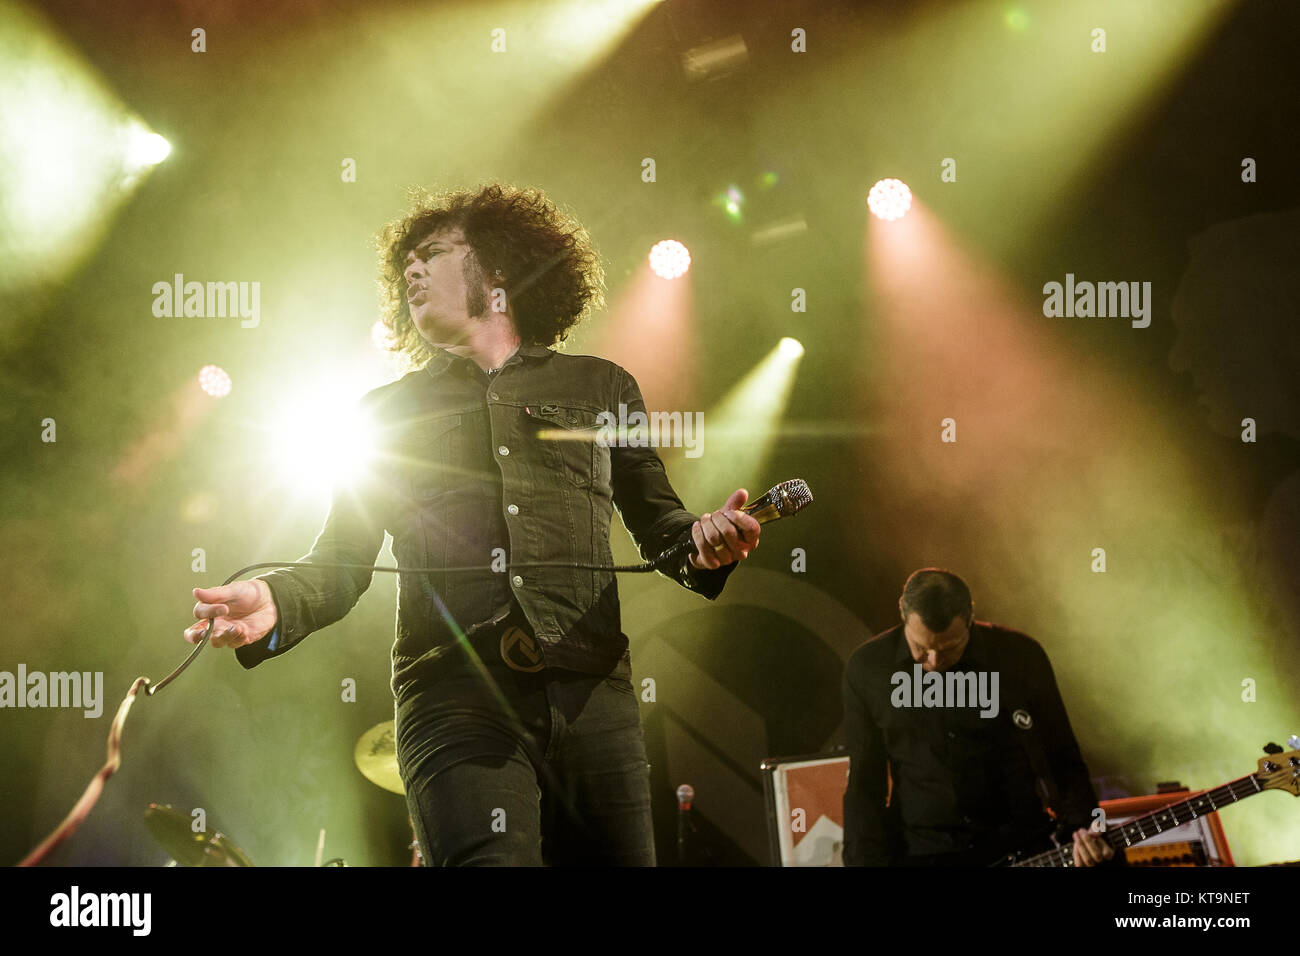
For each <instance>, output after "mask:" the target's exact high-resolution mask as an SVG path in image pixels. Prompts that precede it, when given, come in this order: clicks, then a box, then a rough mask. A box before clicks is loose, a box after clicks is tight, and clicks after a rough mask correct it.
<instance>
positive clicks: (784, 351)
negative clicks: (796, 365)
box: [777, 336, 803, 359]
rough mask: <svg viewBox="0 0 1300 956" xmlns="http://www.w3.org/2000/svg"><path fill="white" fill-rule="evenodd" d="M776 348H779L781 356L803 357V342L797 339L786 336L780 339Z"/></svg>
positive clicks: (790, 357)
mask: <svg viewBox="0 0 1300 956" xmlns="http://www.w3.org/2000/svg"><path fill="white" fill-rule="evenodd" d="M777 348H778V349H780V352H781V357H782V358H787V359H797V358H802V357H803V343H802V342H800V341H799V340H798V339H792V338H790V337H789V336H786V337H785V338H783V339H782V340H781V341H780V343H779V345H778V346H777Z"/></svg>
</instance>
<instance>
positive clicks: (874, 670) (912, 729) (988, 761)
mask: <svg viewBox="0 0 1300 956" xmlns="http://www.w3.org/2000/svg"><path fill="white" fill-rule="evenodd" d="M914 664H915V661H914V660H913V659H912V654H911V650H910V649H909V648H908V645H907V639H906V637H905V636H904V634H903V626H902V625H901V624H899V625H898V626H897V627H894V628H892V629H891V630H888V631H886V632H884V633H883V634H879V635H877V636H876V637H874V638H872V639H871V640H869V641H867V642H866V643H864V644H863V645H862V646H860V647H859V648H858V649H857V650H855V651H854V652H853V655H852V656H851V657H850V658H849V661H848V664H847V665H846V666H845V670H844V683H843V694H844V726H845V732H846V739H847V743H848V750H849V758H850V760H849V785H848V789H847V791H846V792H845V794H844V862H845V864H846V865H858V866H863V865H865V866H888V865H894V864H897V863H900V862H902V861H903V859H904V857H908V856H910V857H942V856H948V855H952V856H954V857H956V856H957V855H963V856H965V857H966V861H967V862H972V863H974V862H979V861H983V862H986V863H992V862H993V861H994V860H995V859H996V858H997V857H998V856H1000V855H1002V854H1005V853H1010V852H1013V851H1015V850H1017V849H1029V848H1030V845H1032V844H1034V843H1039V842H1041V841H1043V840H1044V839H1045V837H1046V836H1047V834H1048V833H1049V832H1050V830H1051V821H1050V819H1049V818H1048V817H1047V815H1046V813H1045V812H1044V810H1043V802H1042V800H1041V799H1040V797H1039V791H1038V789H1037V787H1036V784H1035V781H1036V774H1035V772H1034V768H1033V761H1032V760H1031V759H1030V756H1029V753H1030V748H1031V747H1033V746H1037V747H1038V748H1039V749H1038V752H1039V753H1040V754H1041V757H1040V758H1039V760H1040V762H1041V764H1042V765H1043V766H1044V767H1045V768H1046V770H1047V772H1048V773H1049V774H1050V776H1051V777H1052V781H1053V785H1054V787H1055V789H1056V791H1057V796H1056V799H1055V802H1056V803H1057V804H1058V805H1056V806H1053V808H1052V809H1053V811H1054V812H1056V813H1057V815H1058V816H1059V817H1061V819H1062V820H1063V821H1064V822H1066V823H1067V824H1068V825H1069V826H1070V828H1071V829H1076V828H1078V827H1086V826H1088V824H1089V823H1090V822H1091V811H1092V808H1093V807H1094V806H1095V805H1096V796H1095V792H1094V791H1093V788H1092V781H1091V780H1090V779H1089V777H1088V768H1087V766H1086V765H1085V764H1084V762H1083V757H1082V756H1081V755H1080V753H1079V745H1078V744H1077V743H1076V741H1075V739H1074V732H1073V730H1072V729H1071V727H1070V721H1069V718H1068V717H1067V716H1066V713H1065V705H1064V704H1063V703H1062V701H1061V695H1060V692H1059V691H1058V690H1057V687H1056V679H1055V677H1054V676H1053V674H1052V665H1051V664H1050V663H1049V662H1048V660H1047V654H1046V653H1045V652H1044V651H1043V648H1042V647H1041V646H1040V645H1039V644H1038V642H1037V641H1035V640H1034V639H1033V638H1031V637H1029V636H1027V635H1025V634H1021V633H1020V632H1018V631H1013V630H1009V629H1007V628H1002V627H997V626H996V625H992V624H987V623H984V622H976V623H975V625H974V626H973V627H972V628H971V637H970V641H969V643H968V644H967V646H966V649H965V651H963V653H962V657H961V660H959V661H958V662H957V663H956V664H955V665H953V666H952V667H951V668H949V670H950V671H955V672H974V673H975V674H977V675H978V674H979V673H980V672H984V673H985V674H986V675H988V674H991V673H992V672H997V673H998V698H999V699H998V713H997V715H996V716H992V717H981V716H980V708H979V707H978V706H975V707H971V706H966V707H953V706H947V707H915V706H911V707H901V706H894V702H895V701H896V700H897V699H899V698H898V697H896V696H895V693H896V691H897V690H898V688H899V686H900V685H899V684H898V683H895V681H894V675H895V674H898V673H905V674H908V675H909V677H912V676H914V672H913V665H914ZM944 673H947V672H944ZM986 681H987V678H986ZM989 686H991V684H989V683H987V682H986V687H989ZM1017 710H1021V711H1024V712H1026V713H1027V714H1028V715H1029V716H1030V718H1031V720H1032V723H1033V726H1032V728H1031V729H1029V730H1022V729H1019V728H1017V727H1016V726H1015V724H1014V723H1013V714H1014V713H1015V711H1017ZM1031 733H1032V734H1036V735H1037V738H1036V739H1037V744H1036V745H1035V744H1032V743H1031V742H1029V741H1027V740H1026V739H1025V735H1026V734H1031ZM891 780H892V792H891V791H890V781H891ZM887 794H888V796H889V806H888V809H886V796H887Z"/></svg>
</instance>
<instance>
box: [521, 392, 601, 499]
mask: <svg viewBox="0 0 1300 956" xmlns="http://www.w3.org/2000/svg"><path fill="white" fill-rule="evenodd" d="M525 411H526V413H527V414H528V416H529V417H530V418H531V419H532V420H533V421H534V422H535V428H536V433H535V434H536V437H537V440H538V441H540V442H541V443H542V446H543V447H544V448H545V449H546V454H547V456H548V458H549V460H550V463H551V466H552V467H554V468H556V469H558V470H559V471H560V472H561V473H562V474H563V475H564V477H565V479H566V480H567V481H568V482H569V483H570V484H572V485H574V486H575V487H578V488H592V487H596V488H603V489H608V487H609V479H610V460H609V449H608V448H607V447H605V446H604V444H603V443H602V442H600V441H599V440H598V439H599V438H600V435H601V432H600V429H599V428H598V427H597V420H596V412H595V411H593V410H592V409H590V408H587V407H585V406H578V405H560V404H553V403H542V404H539V405H529V406H526V408H525Z"/></svg>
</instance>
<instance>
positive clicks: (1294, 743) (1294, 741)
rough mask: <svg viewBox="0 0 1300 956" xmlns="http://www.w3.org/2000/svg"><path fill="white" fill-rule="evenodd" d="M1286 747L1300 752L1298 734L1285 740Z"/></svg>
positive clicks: (1299, 736)
mask: <svg viewBox="0 0 1300 956" xmlns="http://www.w3.org/2000/svg"><path fill="white" fill-rule="evenodd" d="M1286 745H1287V746H1288V747H1290V748H1291V749H1292V750H1300V734H1292V735H1291V736H1290V737H1288V738H1287V739H1286Z"/></svg>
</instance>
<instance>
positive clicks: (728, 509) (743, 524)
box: [690, 488, 763, 571]
mask: <svg viewBox="0 0 1300 956" xmlns="http://www.w3.org/2000/svg"><path fill="white" fill-rule="evenodd" d="M748 500H749V492H748V491H746V490H745V489H744V488H737V489H736V490H735V491H734V492H732V494H731V497H730V498H728V499H727V503H726V504H724V505H723V506H722V507H721V508H719V509H718V510H717V511H713V512H710V513H709V514H704V515H701V516H700V520H699V521H697V522H695V524H693V525H691V540H692V541H693V542H694V544H695V553H694V554H692V555H691V559H690V560H691V567H693V568H695V569H696V570H699V571H712V570H713V569H714V568H721V567H724V566H725V565H728V564H732V563H733V562H736V561H743V560H744V559H745V558H747V557H748V556H749V552H751V551H753V550H754V549H755V548H756V547H758V536H759V533H760V532H761V531H762V530H763V528H762V525H760V524H759V523H758V520H757V519H755V518H752V517H750V516H749V515H747V514H745V512H743V511H741V510H740V509H741V508H743V507H744V506H745V502H746V501H748Z"/></svg>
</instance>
